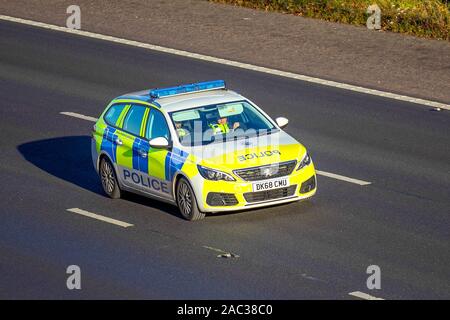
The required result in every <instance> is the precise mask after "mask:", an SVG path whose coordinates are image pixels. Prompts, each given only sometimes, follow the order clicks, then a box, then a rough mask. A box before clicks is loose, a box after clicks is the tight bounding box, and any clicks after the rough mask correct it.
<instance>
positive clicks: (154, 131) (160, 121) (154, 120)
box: [145, 108, 170, 140]
mask: <svg viewBox="0 0 450 320" xmlns="http://www.w3.org/2000/svg"><path fill="white" fill-rule="evenodd" d="M169 136H170V135H169V127H168V126H167V122H166V118H165V117H164V115H163V114H162V113H161V112H160V111H158V110H156V109H153V108H152V109H151V111H150V115H149V117H148V121H147V129H146V130H145V137H146V138H147V139H149V140H150V139H153V138H158V137H164V138H166V139H167V140H170V139H169Z"/></svg>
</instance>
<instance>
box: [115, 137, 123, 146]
mask: <svg viewBox="0 0 450 320" xmlns="http://www.w3.org/2000/svg"><path fill="white" fill-rule="evenodd" d="M114 143H115V144H117V145H119V146H121V145H122V144H123V142H122V140H120V139H119V138H117V139H116V140H114Z"/></svg>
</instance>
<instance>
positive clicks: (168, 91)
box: [150, 80, 225, 99]
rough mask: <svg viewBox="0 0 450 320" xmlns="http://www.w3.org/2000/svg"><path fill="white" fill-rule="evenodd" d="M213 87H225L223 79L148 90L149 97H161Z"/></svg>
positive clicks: (212, 88)
mask: <svg viewBox="0 0 450 320" xmlns="http://www.w3.org/2000/svg"><path fill="white" fill-rule="evenodd" d="M215 89H225V81H223V80H215V81H205V82H197V83H192V84H185V85H181V86H177V87H170V88H162V89H153V90H151V91H150V97H152V98H155V99H156V98H163V97H168V96H174V95H178V94H185V93H191V92H199V91H208V90H215Z"/></svg>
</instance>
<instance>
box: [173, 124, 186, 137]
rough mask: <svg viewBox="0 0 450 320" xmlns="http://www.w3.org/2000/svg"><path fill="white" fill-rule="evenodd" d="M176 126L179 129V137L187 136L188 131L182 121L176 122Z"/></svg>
mask: <svg viewBox="0 0 450 320" xmlns="http://www.w3.org/2000/svg"><path fill="white" fill-rule="evenodd" d="M175 128H176V130H177V134H178V137H179V138H183V137H184V136H186V135H187V134H188V133H187V131H186V130H185V129H184V128H183V125H182V123H181V122H175Z"/></svg>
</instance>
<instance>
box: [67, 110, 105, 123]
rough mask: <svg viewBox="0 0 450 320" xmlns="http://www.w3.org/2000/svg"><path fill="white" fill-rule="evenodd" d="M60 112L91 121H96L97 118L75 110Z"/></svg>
mask: <svg viewBox="0 0 450 320" xmlns="http://www.w3.org/2000/svg"><path fill="white" fill-rule="evenodd" d="M60 114H63V115H65V116H69V117H74V118H78V119H83V120H87V121H92V122H96V121H97V118H94V117H90V116H85V115H83V114H80V113H75V112H60Z"/></svg>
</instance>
